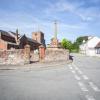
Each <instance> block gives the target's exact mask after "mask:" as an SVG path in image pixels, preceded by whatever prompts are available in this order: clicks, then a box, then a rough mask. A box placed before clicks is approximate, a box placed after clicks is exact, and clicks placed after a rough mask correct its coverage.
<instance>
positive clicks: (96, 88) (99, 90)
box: [89, 82, 100, 92]
mask: <svg viewBox="0 0 100 100" xmlns="http://www.w3.org/2000/svg"><path fill="white" fill-rule="evenodd" d="M89 85H90V86H91V88H92V89H93V90H94V91H95V92H100V89H99V88H98V87H97V86H96V85H95V84H94V83H93V82H89Z"/></svg>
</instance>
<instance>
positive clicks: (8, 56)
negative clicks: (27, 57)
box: [0, 49, 24, 65]
mask: <svg viewBox="0 0 100 100" xmlns="http://www.w3.org/2000/svg"><path fill="white" fill-rule="evenodd" d="M0 64H15V65H16V64H24V50H23V49H19V50H0Z"/></svg>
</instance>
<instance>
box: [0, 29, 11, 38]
mask: <svg viewBox="0 0 100 100" xmlns="http://www.w3.org/2000/svg"><path fill="white" fill-rule="evenodd" d="M0 32H1V34H3V35H5V36H9V37H12V36H11V35H10V34H9V33H8V32H6V31H3V30H0Z"/></svg>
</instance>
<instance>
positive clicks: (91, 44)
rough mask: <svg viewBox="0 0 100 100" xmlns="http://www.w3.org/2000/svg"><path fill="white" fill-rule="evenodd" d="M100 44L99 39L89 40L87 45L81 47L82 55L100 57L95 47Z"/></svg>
mask: <svg viewBox="0 0 100 100" xmlns="http://www.w3.org/2000/svg"><path fill="white" fill-rule="evenodd" d="M99 42H100V38H99V37H93V38H91V39H90V40H88V41H87V42H86V43H84V44H82V45H80V53H83V54H86V55H88V56H100V54H96V51H95V47H96V45H97V44H98V43H99Z"/></svg>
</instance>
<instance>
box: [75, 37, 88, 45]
mask: <svg viewBox="0 0 100 100" xmlns="http://www.w3.org/2000/svg"><path fill="white" fill-rule="evenodd" d="M83 40H85V41H87V40H88V37H87V36H81V37H78V38H77V39H76V43H77V44H78V45H81V44H82V43H83Z"/></svg>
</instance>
